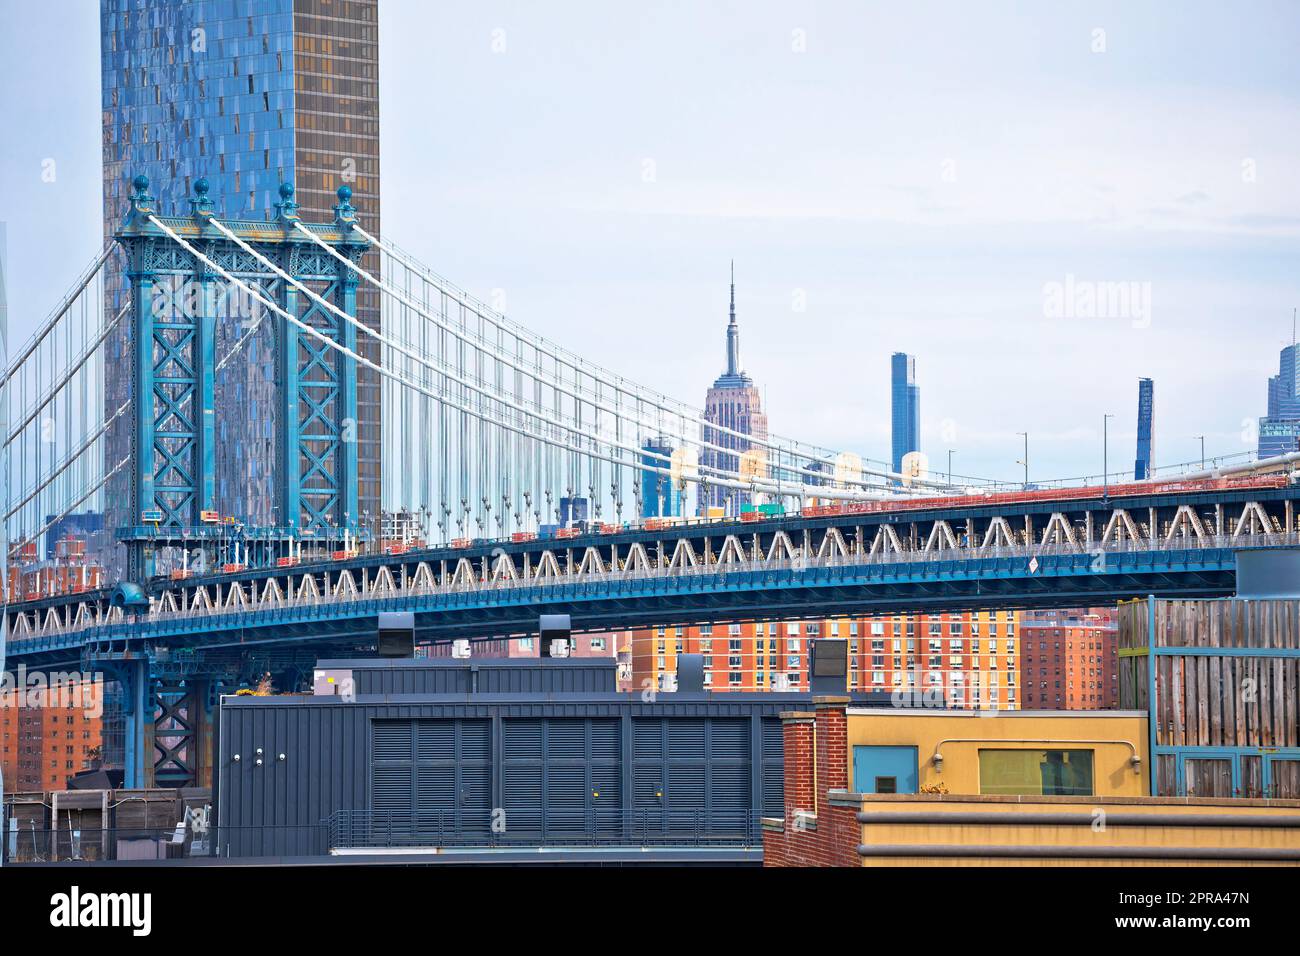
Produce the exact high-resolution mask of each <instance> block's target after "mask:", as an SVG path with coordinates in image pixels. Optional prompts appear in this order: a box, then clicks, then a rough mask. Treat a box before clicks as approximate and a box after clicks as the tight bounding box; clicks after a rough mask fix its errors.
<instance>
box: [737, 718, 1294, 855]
mask: <svg viewBox="0 0 1300 956" xmlns="http://www.w3.org/2000/svg"><path fill="white" fill-rule="evenodd" d="M849 702H850V701H849V698H848V697H845V696H840V695H834V696H818V697H814V698H813V700H812V707H811V709H805V710H800V711H789V712H787V713H784V714H782V715H781V716H782V731H783V736H784V739H783V745H784V750H785V755H786V760H785V780H784V784H785V797H784V807H783V814H782V816H781V817H779V818H778V817H765V818H764V819H763V821H762V828H763V865H764V866H1059V865H1071V866H1170V865H1178V866H1215V865H1233V866H1239V865H1258V866H1278V865H1292V866H1294V865H1296V864H1300V800H1272V799H1267V800H1266V799H1226V798H1210V797H1152V796H1149V790H1150V773H1149V769H1150V768H1149V766H1148V756H1149V755H1148V751H1147V741H1148V736H1147V731H1148V728H1147V721H1146V716H1145V714H1141V713H1134V712H1123V711H1108V712H1104V713H1091V714H1083V713H1080V712H1077V711H1076V712H1068V711H1064V712H1063V711H1021V712H1019V713H1007V712H988V713H987V715H984V714H981V713H977V712H965V713H962V712H954V711H946V712H945V711H936V710H931V711H929V712H928V713H927V712H919V711H904V710H898V709H894V708H854V707H849V706H847V705H848V704H849Z"/></svg>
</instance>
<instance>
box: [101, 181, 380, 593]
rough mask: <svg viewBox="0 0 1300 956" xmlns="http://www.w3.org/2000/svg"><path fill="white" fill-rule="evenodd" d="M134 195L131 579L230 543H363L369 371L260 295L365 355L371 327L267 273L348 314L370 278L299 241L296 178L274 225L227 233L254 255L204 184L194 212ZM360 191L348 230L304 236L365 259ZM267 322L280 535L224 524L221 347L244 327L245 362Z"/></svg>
mask: <svg viewBox="0 0 1300 956" xmlns="http://www.w3.org/2000/svg"><path fill="white" fill-rule="evenodd" d="M133 185H134V187H135V191H134V193H133V195H132V196H131V199H130V209H129V211H128V213H127V215H126V219H125V221H124V222H123V224H122V228H121V229H119V230H118V232H117V234H116V236H115V238H116V239H117V241H118V242H119V243H120V244H121V246H122V248H123V250H124V251H125V253H126V256H127V262H128V266H127V270H126V273H127V277H128V279H129V281H130V286H131V300H132V301H131V306H132V308H131V322H132V335H131V341H132V343H133V352H132V369H131V375H132V409H131V412H132V441H131V457H130V461H129V463H128V467H129V468H130V488H131V491H130V496H131V500H130V520H131V523H130V525H128V526H126V527H123V528H119V529H117V537H118V540H120V541H122V542H124V543H125V544H126V548H127V575H126V577H127V580H129V581H132V582H135V583H137V584H141V585H143V584H145V583H146V582H147V581H148V579H149V578H151V577H152V576H153V575H154V573H155V570H156V559H157V556H158V552H159V551H160V550H161V549H166V548H185V549H194V550H197V551H198V552H200V553H201V554H202V555H203V556H204V558H205V560H206V559H208V558H215V556H216V554H217V548H218V546H219V545H225V546H230V545H231V544H232V543H233V542H236V541H239V540H240V539H242V540H243V541H244V542H245V545H244V547H245V551H247V550H251V549H253V548H255V547H260V550H259V551H258V552H257V553H258V554H259V556H260V557H262V558H266V559H268V560H269V559H270V558H271V557H272V555H271V554H270V553H267V552H268V550H270V545H268V544H267V542H270V543H276V542H278V543H279V546H280V547H281V548H282V549H286V550H287V547H288V543H289V542H290V541H291V540H292V539H294V538H295V537H298V536H301V535H307V536H310V537H311V539H312V540H313V541H317V542H321V543H322V544H326V545H327V546H328V545H334V544H336V543H337V542H339V541H342V540H343V539H344V537H345V532H347V533H348V534H353V533H356V532H359V531H360V530H361V528H360V524H361V522H360V521H359V518H360V515H359V514H358V506H357V446H356V435H355V432H356V415H357V411H356V405H357V385H356V382H357V370H356V360H355V359H353V358H351V357H350V356H348V355H345V354H342V353H340V352H338V351H336V350H335V349H333V348H332V347H331V346H329V345H328V344H327V343H325V342H323V341H321V340H320V339H318V338H316V337H314V336H312V335H310V334H307V333H305V332H303V331H302V329H300V328H299V327H298V326H295V325H294V324H292V323H291V322H290V321H289V320H288V319H286V318H285V317H284V316H283V315H280V314H279V313H277V312H276V311H275V310H274V309H271V308H269V307H267V306H266V305H265V304H264V303H263V302H261V301H259V300H258V298H257V297H258V296H261V297H264V298H265V299H267V300H268V301H273V302H274V303H275V304H276V305H277V306H278V307H279V308H280V309H283V310H284V312H287V313H288V314H289V315H292V316H294V317H296V318H297V319H298V321H299V322H301V323H302V324H303V325H306V326H309V327H311V328H313V329H315V330H316V331H317V332H319V333H321V334H323V335H324V336H326V337H328V338H331V339H333V340H335V341H336V342H338V343H339V344H340V345H342V346H344V347H345V348H346V349H348V350H349V351H351V352H353V353H355V352H356V344H357V343H356V328H355V327H354V326H353V325H352V324H351V323H349V322H347V321H345V320H343V319H342V318H340V317H339V316H338V315H337V314H336V313H334V312H332V311H330V310H328V309H326V308H325V307H323V306H321V304H320V303H319V302H317V301H315V300H314V299H312V298H311V297H310V296H308V295H306V294H304V293H303V292H302V291H301V290H300V288H299V287H298V285H295V284H294V283H292V282H289V281H286V280H285V279H284V278H283V276H282V275H280V274H279V273H277V272H276V271H275V269H273V268H272V267H271V266H269V265H267V264H266V263H267V262H269V263H272V264H274V266H275V267H278V269H279V270H280V271H281V272H283V273H284V274H285V275H288V276H290V277H292V278H293V279H294V280H295V281H296V282H297V283H298V284H299V285H301V286H302V287H305V288H308V289H311V291H312V292H314V293H315V294H316V295H318V296H320V298H321V299H324V300H326V301H329V302H331V303H332V304H333V305H334V306H335V307H336V308H338V309H339V310H341V311H342V312H345V313H346V314H348V315H355V314H356V299H357V295H356V291H357V279H356V275H355V273H353V272H352V271H351V270H350V269H349V268H348V267H347V266H346V265H345V264H343V263H342V262H340V261H338V260H337V259H335V258H334V257H332V256H330V255H329V254H328V253H327V252H325V251H324V250H322V249H320V248H319V247H318V246H316V245H315V244H314V243H313V242H312V241H311V240H310V239H309V238H307V237H306V236H304V235H302V234H301V233H300V232H299V231H298V228H297V227H298V226H299V224H300V220H299V218H298V214H297V208H298V204H297V203H296V202H294V199H293V186H292V184H290V183H283V184H282V185H281V186H280V197H281V200H280V202H278V203H276V211H277V214H276V219H275V220H274V221H273V222H270V223H266V222H231V223H223V224H222V225H224V226H225V228H226V229H228V230H230V231H231V232H232V233H234V234H235V235H236V236H237V237H238V238H239V239H240V240H242V242H243V243H244V244H245V245H246V246H247V247H248V248H247V249H246V248H243V247H241V245H240V244H239V243H237V242H235V241H234V240H232V239H230V238H228V237H227V235H226V234H225V233H223V232H221V231H220V230H219V229H218V228H217V227H216V225H215V224H214V220H213V216H212V207H213V203H212V200H211V199H209V198H208V196H207V192H208V184H207V181H206V180H203V179H200V180H198V181H197V182H196V183H195V184H194V198H193V199H191V200H190V205H191V207H192V209H191V213H190V215H189V216H186V217H161V216H159V215H158V214H157V212H156V210H155V208H154V200H153V198H152V197H151V196H150V195H149V180H148V178H147V177H144V176H137V177H136V179H135V181H134V183H133ZM351 196H352V191H351V188H350V187H348V186H342V187H340V188H339V191H338V197H339V203H338V205H337V206H336V207H335V210H334V212H335V219H334V222H333V223H331V224H328V225H306V224H303V225H304V227H305V228H307V229H309V230H310V231H311V232H313V233H314V234H315V235H316V236H318V237H319V238H320V239H322V240H324V241H325V242H326V243H328V244H330V245H332V246H334V247H335V248H336V249H337V250H338V251H339V253H340V254H341V255H343V256H344V257H346V258H347V259H349V260H351V261H354V262H355V261H357V260H359V259H360V257H361V255H362V254H363V253H364V252H365V250H366V248H367V247H368V243H366V242H365V241H364V240H362V239H361V238H360V237H359V236H358V235H356V234H355V233H354V232H353V231H352V227H353V226H354V225H355V224H356V211H355V209H353V207H352V204H351V201H350V200H351ZM164 227H166V228H164ZM167 230H170V231H171V232H173V233H175V234H176V235H178V236H180V237H181V238H182V239H183V240H185V241H186V242H187V243H189V245H190V246H191V247H192V248H193V249H194V250H195V253H191V252H190V251H189V250H187V249H186V248H184V247H183V246H182V245H181V244H180V243H179V242H177V241H175V240H174V239H173V238H172V237H171V236H169V235H168V233H167ZM249 249H251V250H253V251H252V252H250V251H249ZM259 256H260V257H262V258H261V259H259ZM263 260H265V261H263ZM223 272H224V273H225V275H228V276H231V277H232V278H233V279H236V280H238V283H242V287H241V286H240V285H239V284H238V283H237V282H235V281H231V280H230V279H227V278H226V277H225V275H223V274H222V273H223ZM250 292H251V293H252V295H250ZM262 322H271V323H273V324H274V329H275V363H276V375H275V391H276V421H275V443H276V450H277V451H276V456H275V462H274V466H273V469H272V470H273V474H274V483H275V499H276V500H275V513H276V515H277V516H278V519H277V521H276V523H275V524H276V526H275V527H262V528H253V527H252V526H251V522H250V521H249V516H246V515H221V516H217V515H216V507H217V495H216V491H217V489H216V470H217V469H216V463H217V456H218V454H219V453H220V450H219V449H218V440H219V434H220V422H219V421H217V417H218V410H217V408H216V406H215V386H216V381H217V374H218V369H219V368H220V364H219V363H221V362H223V361H224V360H225V359H226V358H227V357H228V356H218V355H217V354H216V343H217V341H218V334H217V332H218V325H219V324H220V323H231V324H232V327H231V328H228V329H227V331H228V332H230V333H231V334H230V336H228V338H230V339H231V340H232V341H234V342H235V343H236V344H235V345H234V346H233V347H232V349H231V351H232V352H233V351H235V350H237V349H239V348H240V347H242V344H243V342H242V340H243V338H244V336H245V335H247V334H248V333H251V332H252V331H253V330H254V328H255V327H256V326H257V325H259V324H260V323H262ZM235 325H237V326H238V332H237V333H236V331H235V328H234V327H233V326H235ZM225 411H227V412H235V411H237V410H234V409H226V410H225ZM110 466H111V463H110ZM214 518H219V520H214ZM232 521H233V522H234V526H233V528H232V524H231V522H232Z"/></svg>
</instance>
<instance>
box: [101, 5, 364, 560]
mask: <svg viewBox="0 0 1300 956" xmlns="http://www.w3.org/2000/svg"><path fill="white" fill-rule="evenodd" d="M100 29H101V41H102V45H101V63H102V79H103V125H104V128H103V160H104V173H103V175H104V235H105V238H106V239H107V237H109V236H111V235H112V234H113V232H114V231H115V230H116V229H117V228H118V226H119V224H120V223H121V221H122V218H123V215H124V214H125V212H126V208H127V197H128V196H129V194H130V182H131V179H132V178H133V177H135V176H137V175H140V174H143V175H145V176H148V177H149V179H150V181H151V182H150V187H149V188H150V191H151V192H152V193H153V195H154V196H156V197H157V200H158V207H159V209H160V211H161V213H162V214H163V215H168V216H172V215H180V216H183V215H188V214H189V213H190V209H191V207H190V204H189V202H188V200H189V199H190V198H191V196H192V187H193V184H194V182H195V181H196V180H198V179H200V178H206V179H207V181H208V183H209V186H210V191H209V194H208V195H209V198H210V199H212V200H213V203H214V210H213V211H214V213H215V215H216V216H218V217H219V218H225V219H243V220H248V219H253V220H268V219H271V218H272V217H273V216H274V214H275V209H274V204H275V203H276V202H277V201H278V199H279V195H278V190H279V187H280V185H281V183H293V185H294V186H295V187H296V194H295V197H294V198H295V199H296V200H297V201H298V203H299V204H300V208H299V210H298V212H299V215H300V216H301V217H302V219H303V220H304V221H306V222H328V221H331V220H332V219H333V217H334V213H333V206H334V205H335V203H336V202H337V199H336V198H335V190H336V189H337V188H338V187H339V186H341V185H343V184H345V183H346V184H348V185H349V186H351V188H352V190H353V197H354V199H353V201H354V203H355V204H356V206H357V209H358V211H359V215H360V218H361V221H362V223H363V224H364V226H365V228H366V229H367V230H369V231H371V232H373V233H376V234H378V232H379V48H378V42H379V24H378V0H102V2H101V7H100ZM110 262H111V263H112V268H111V271H110V274H109V276H108V279H107V285H106V307H107V308H108V310H109V313H110V317H111V316H114V315H116V314H117V312H118V311H119V310H120V308H121V307H122V304H123V303H125V301H126V298H125V295H126V279H125V276H123V275H122V271H121V265H120V260H119V259H117V258H114V259H112V260H110ZM367 263H368V266H369V268H371V270H372V271H373V270H375V269H377V268H378V259H377V254H376V253H371V254H370V256H369V258H368V260H367ZM268 291H273V290H268ZM228 299H230V300H231V301H232V302H233V301H234V300H235V297H233V296H231V297H228ZM357 317H358V318H359V319H360V320H361V321H362V322H364V323H365V324H366V325H368V326H370V327H372V328H376V329H377V328H378V327H379V321H380V319H379V299H378V296H377V295H376V294H375V293H374V290H373V289H370V288H367V287H366V286H365V284H364V283H363V284H362V286H361V287H360V288H359V290H358V301H357ZM258 318H259V316H258V315H257V314H256V311H255V310H252V309H245V308H243V307H242V306H240V307H235V306H231V307H230V308H227V309H226V311H225V313H224V314H223V315H222V317H221V318H220V319H219V321H218V327H217V338H216V348H217V355H218V357H221V356H223V355H224V354H226V353H227V352H228V351H229V350H230V349H231V347H232V346H233V344H234V343H235V341H236V340H237V339H238V338H239V337H240V336H241V335H242V334H243V333H245V332H247V331H249V330H250V329H251V328H255V329H256V331H253V332H251V333H250V337H249V339H248V341H247V342H246V343H245V345H244V346H243V347H242V348H241V350H240V352H239V353H237V354H236V356H235V358H234V359H233V360H231V361H230V362H229V363H228V364H227V365H226V366H225V367H224V368H223V369H221V371H220V372H218V374H217V379H216V383H215V384H216V388H215V403H216V406H217V407H216V420H217V422H218V423H219V426H218V433H217V436H216V441H217V449H216V452H217V454H216V461H217V463H218V464H217V473H216V502H217V506H218V509H219V510H220V512H221V514H223V515H230V516H233V517H236V518H238V519H239V520H242V521H245V522H248V523H250V524H253V525H271V524H279V523H283V522H284V519H285V516H282V515H277V514H276V513H275V510H276V508H275V475H274V473H273V471H274V463H275V460H276V455H275V447H276V436H277V434H278V429H279V423H278V422H277V421H276V403H275V401H274V392H275V381H274V378H275V356H274V354H273V343H274V324H273V322H269V321H268V322H261V323H257V319H258ZM126 328H127V327H126V324H125V323H124V324H123V325H122V326H120V327H119V330H118V333H117V334H116V335H115V336H114V337H112V338H110V339H109V341H108V342H107V344H106V345H107V352H106V362H105V365H106V369H107V372H106V383H105V392H106V409H107V412H108V414H109V415H111V414H112V413H113V412H114V411H115V410H116V409H117V408H118V406H119V405H121V404H122V403H123V402H124V401H126V400H127V398H128V397H129V391H130V374H129V370H130V368H131V361H130V354H131V353H130V350H131V348H132V343H130V342H129V341H128V340H127V338H126V335H127V331H126ZM358 341H359V345H360V348H361V351H362V353H363V354H364V355H366V356H367V357H368V358H370V359H371V360H372V361H375V362H378V361H379V349H378V347H377V343H376V342H375V340H374V339H372V338H370V337H369V336H361V337H359V340H358ZM357 378H358V381H357V422H356V423H355V434H356V437H357V444H358V448H357V452H358V454H357V458H358V492H359V502H360V503H359V508H360V510H361V511H362V512H369V515H370V516H371V518H372V520H373V519H377V518H378V516H379V508H380V427H379V419H380V389H379V381H378V375H377V374H376V373H375V372H374V371H373V370H371V369H367V368H364V367H363V368H359V369H358V370H357ZM195 411H196V412H197V411H198V410H195ZM130 421H131V418H130V416H123V417H122V418H120V419H118V421H117V422H116V423H115V425H114V427H113V428H112V429H111V430H110V432H109V435H108V437H107V443H106V458H107V461H108V462H116V461H118V460H120V459H121V458H123V457H124V456H126V455H127V454H128V452H129V449H130V442H131V435H130V424H129V423H130ZM125 482H126V479H125V477H123V479H122V480H121V481H120V482H119V483H118V484H117V486H116V487H114V486H113V485H110V486H109V489H108V493H107V494H106V500H107V501H108V502H109V505H108V514H107V520H106V526H107V528H108V529H115V528H117V527H119V526H121V525H123V524H125V513H124V512H122V511H121V510H120V508H118V507H116V506H115V505H114V504H113V503H114V502H124V501H126V500H127V498H128V495H127V493H126V491H125ZM359 518H361V516H360V515H358V516H353V518H352V520H353V521H356V520H357V519H359ZM109 533H110V535H111V530H110V532H109ZM113 557H114V558H118V559H119V560H120V556H113ZM113 563H114V564H115V565H116V564H117V563H118V561H114V562H113Z"/></svg>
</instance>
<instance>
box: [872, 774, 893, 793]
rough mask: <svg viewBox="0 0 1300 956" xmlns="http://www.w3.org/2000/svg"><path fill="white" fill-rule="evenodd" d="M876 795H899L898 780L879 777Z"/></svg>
mask: <svg viewBox="0 0 1300 956" xmlns="http://www.w3.org/2000/svg"><path fill="white" fill-rule="evenodd" d="M876 793H898V778H897V777H877V778H876Z"/></svg>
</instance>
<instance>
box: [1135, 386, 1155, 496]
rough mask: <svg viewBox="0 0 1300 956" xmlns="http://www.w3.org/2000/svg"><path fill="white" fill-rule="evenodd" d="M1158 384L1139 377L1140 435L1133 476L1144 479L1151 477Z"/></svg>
mask: <svg viewBox="0 0 1300 956" xmlns="http://www.w3.org/2000/svg"><path fill="white" fill-rule="evenodd" d="M1155 401H1156V385H1155V382H1153V381H1152V380H1151V379H1149V378H1140V379H1138V433H1137V434H1138V437H1137V459H1136V460H1135V461H1134V463H1133V477H1134V478H1135V479H1136V480H1137V481H1143V480H1145V479H1147V478H1150V477H1151V468H1152V465H1153V461H1152V458H1151V456H1152V455H1153V454H1154V447H1153V445H1152V428H1153V425H1154V421H1153V419H1154V417H1155Z"/></svg>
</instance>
